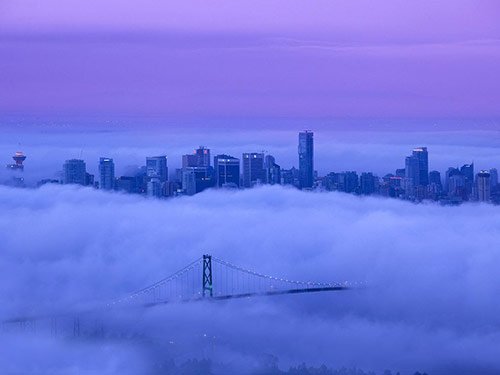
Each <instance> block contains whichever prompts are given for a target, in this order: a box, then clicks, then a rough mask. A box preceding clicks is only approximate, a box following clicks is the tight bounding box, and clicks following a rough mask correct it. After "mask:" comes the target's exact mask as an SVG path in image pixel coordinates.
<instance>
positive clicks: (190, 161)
mask: <svg viewBox="0 0 500 375" xmlns="http://www.w3.org/2000/svg"><path fill="white" fill-rule="evenodd" d="M189 167H210V149H208V148H205V147H204V146H200V147H199V148H197V149H196V150H194V151H193V153H192V154H186V155H182V168H189Z"/></svg>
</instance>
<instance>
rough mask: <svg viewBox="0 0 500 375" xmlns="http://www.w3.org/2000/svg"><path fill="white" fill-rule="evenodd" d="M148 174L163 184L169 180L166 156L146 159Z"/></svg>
mask: <svg viewBox="0 0 500 375" xmlns="http://www.w3.org/2000/svg"><path fill="white" fill-rule="evenodd" d="M146 173H147V176H148V177H149V178H157V179H158V180H160V182H161V183H164V182H166V181H167V180H168V167H167V157H166V156H151V157H148V158H146Z"/></svg>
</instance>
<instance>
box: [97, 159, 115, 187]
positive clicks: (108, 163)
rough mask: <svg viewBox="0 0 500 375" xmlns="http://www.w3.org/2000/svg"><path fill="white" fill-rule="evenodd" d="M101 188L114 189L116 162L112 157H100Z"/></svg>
mask: <svg viewBox="0 0 500 375" xmlns="http://www.w3.org/2000/svg"><path fill="white" fill-rule="evenodd" d="M99 181H100V183H101V184H100V186H99V187H100V188H101V189H104V190H113V189H114V188H115V163H114V162H113V159H110V158H100V159H99Z"/></svg>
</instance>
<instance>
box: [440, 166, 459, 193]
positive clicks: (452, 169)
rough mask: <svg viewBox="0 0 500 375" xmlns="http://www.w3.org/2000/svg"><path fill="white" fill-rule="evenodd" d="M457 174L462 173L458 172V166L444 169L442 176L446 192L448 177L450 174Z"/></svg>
mask: <svg viewBox="0 0 500 375" xmlns="http://www.w3.org/2000/svg"><path fill="white" fill-rule="evenodd" d="M457 174H460V175H461V174H462V173H460V170H459V169H458V168H453V167H450V168H448V170H447V171H446V174H445V177H444V191H445V192H447V193H450V178H451V176H454V175H457Z"/></svg>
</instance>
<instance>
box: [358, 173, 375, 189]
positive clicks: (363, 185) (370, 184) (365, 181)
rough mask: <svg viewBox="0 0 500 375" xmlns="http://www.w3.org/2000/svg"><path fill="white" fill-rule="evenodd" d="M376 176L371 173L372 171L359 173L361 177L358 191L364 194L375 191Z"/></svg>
mask: <svg viewBox="0 0 500 375" xmlns="http://www.w3.org/2000/svg"><path fill="white" fill-rule="evenodd" d="M376 182H377V178H376V177H375V176H374V175H373V173H369V172H368V173H361V177H360V179H359V186H360V192H361V194H364V195H370V194H373V193H374V192H375V189H376V187H377V186H376V185H378V184H377V183H376Z"/></svg>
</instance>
